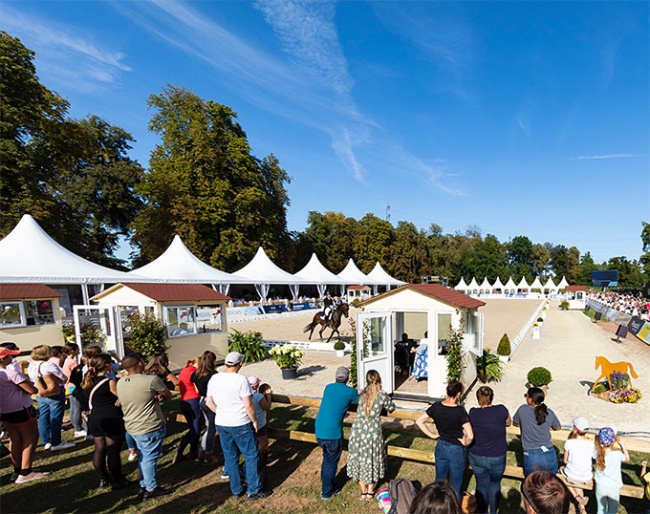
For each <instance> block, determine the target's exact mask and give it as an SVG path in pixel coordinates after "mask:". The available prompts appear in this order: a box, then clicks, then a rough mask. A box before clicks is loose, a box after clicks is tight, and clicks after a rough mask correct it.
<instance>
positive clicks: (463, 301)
mask: <svg viewBox="0 0 650 514" xmlns="http://www.w3.org/2000/svg"><path fill="white" fill-rule="evenodd" d="M403 289H411V290H412V291H415V292H416V293H420V294H423V295H425V296H428V297H430V298H435V299H436V300H440V301H442V302H445V303H448V304H450V305H454V306H455V307H464V308H466V309H476V308H478V307H483V306H484V305H485V302H482V301H481V300H477V299H476V298H471V297H469V296H467V295H465V294H463V293H459V292H458V291H454V290H453V289H450V288H449V287H445V286H441V285H440V284H406V285H404V286H401V287H398V288H397V289H393V290H391V291H388V292H386V293H384V294H381V295H379V296H375V297H373V298H370V299H369V300H366V301H365V302H362V303H360V304H359V306H360V307H363V306H365V305H369V304H371V303H373V302H374V301H376V300H377V299H379V298H385V297H386V296H390V295H394V294H397V293H399V292H400V291H402V290H403Z"/></svg>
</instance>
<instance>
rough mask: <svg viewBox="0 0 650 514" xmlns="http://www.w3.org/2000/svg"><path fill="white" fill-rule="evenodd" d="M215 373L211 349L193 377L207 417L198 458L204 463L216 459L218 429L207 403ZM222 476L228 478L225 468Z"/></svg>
mask: <svg viewBox="0 0 650 514" xmlns="http://www.w3.org/2000/svg"><path fill="white" fill-rule="evenodd" d="M215 373H217V356H216V355H215V354H214V353H213V352H211V351H209V350H208V351H205V352H203V355H201V358H200V359H199V363H198V366H197V368H196V371H195V372H194V373H192V377H191V380H192V383H193V384H194V385H195V386H196V390H197V391H198V392H199V395H200V396H201V399H200V401H199V405H200V408H201V412H202V413H203V417H204V419H205V432H204V434H203V438H202V439H201V448H200V450H199V453H198V456H197V458H196V462H197V464H202V463H203V462H204V461H205V463H207V464H211V463H212V462H213V461H214V455H213V452H214V438H215V434H216V433H217V429H216V427H215V424H214V412H213V411H212V410H210V408H208V406H207V405H206V403H205V397H206V396H207V394H208V383H209V382H210V379H211V378H212V375H214V374H215ZM222 478H224V479H225V480H227V479H228V474H227V473H226V472H225V470H224V473H223V474H222Z"/></svg>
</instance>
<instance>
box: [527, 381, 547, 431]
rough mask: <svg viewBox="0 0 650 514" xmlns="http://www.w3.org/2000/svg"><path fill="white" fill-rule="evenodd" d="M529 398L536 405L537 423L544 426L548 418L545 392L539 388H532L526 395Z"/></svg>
mask: <svg viewBox="0 0 650 514" xmlns="http://www.w3.org/2000/svg"><path fill="white" fill-rule="evenodd" d="M526 394H527V395H528V398H530V399H531V401H532V402H533V403H534V404H535V421H537V424H538V425H543V424H544V422H545V421H546V416H548V407H547V406H546V404H545V403H544V398H545V397H544V391H542V390H541V389H540V388H539V387H531V388H529V389H528V392H527V393H526Z"/></svg>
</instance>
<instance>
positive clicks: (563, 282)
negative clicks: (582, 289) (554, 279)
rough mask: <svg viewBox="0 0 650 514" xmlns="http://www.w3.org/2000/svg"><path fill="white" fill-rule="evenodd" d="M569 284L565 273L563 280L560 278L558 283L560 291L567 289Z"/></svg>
mask: <svg viewBox="0 0 650 514" xmlns="http://www.w3.org/2000/svg"><path fill="white" fill-rule="evenodd" d="M568 285H569V283H568V282H567V279H566V277H565V276H564V275H562V280H560V283H559V284H558V285H557V290H558V292H560V291H562V290H566V288H567V286H568Z"/></svg>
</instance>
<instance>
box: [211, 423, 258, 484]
mask: <svg viewBox="0 0 650 514" xmlns="http://www.w3.org/2000/svg"><path fill="white" fill-rule="evenodd" d="M217 430H218V431H219V440H220V441H221V449H222V450H223V457H224V460H225V461H226V462H225V464H224V467H225V468H226V471H227V473H228V477H229V478H230V492H232V494H234V495H236V496H239V495H240V494H241V493H242V491H243V486H242V483H241V476H240V475H239V454H240V453H241V454H242V455H243V456H244V461H245V463H246V483H247V490H246V494H247V495H248V496H251V495H253V494H257V493H259V492H260V491H261V490H262V483H261V482H260V474H259V472H258V470H257V468H258V462H259V454H258V452H257V438H256V437H255V429H254V428H253V424H252V423H247V424H246V425H240V426H238V427H226V426H223V425H217Z"/></svg>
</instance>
